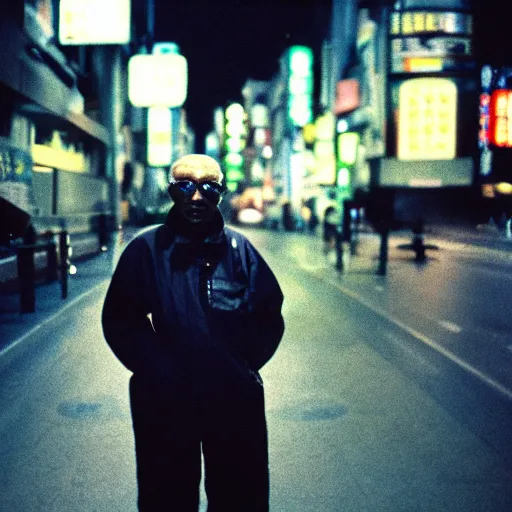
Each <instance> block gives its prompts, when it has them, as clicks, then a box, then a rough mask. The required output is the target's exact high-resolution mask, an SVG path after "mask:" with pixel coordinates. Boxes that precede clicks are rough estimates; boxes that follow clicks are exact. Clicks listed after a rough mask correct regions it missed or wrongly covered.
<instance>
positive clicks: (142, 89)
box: [128, 53, 188, 108]
mask: <svg viewBox="0 0 512 512" xmlns="http://www.w3.org/2000/svg"><path fill="white" fill-rule="evenodd" d="M187 86H188V67H187V60H186V59H185V57H183V55H178V54H173V53H166V54H156V55H134V56H133V57H131V58H130V60H129V61H128V98H129V99H130V102H131V104H132V105H134V106H136V107H152V106H162V107H169V108H171V107H181V106H182V105H183V103H185V100H186V99H187Z"/></svg>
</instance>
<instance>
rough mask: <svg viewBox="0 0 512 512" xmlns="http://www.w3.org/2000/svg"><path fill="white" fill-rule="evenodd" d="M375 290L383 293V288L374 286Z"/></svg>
mask: <svg viewBox="0 0 512 512" xmlns="http://www.w3.org/2000/svg"><path fill="white" fill-rule="evenodd" d="M375 289H376V290H377V291H378V292H383V291H384V286H376V287H375Z"/></svg>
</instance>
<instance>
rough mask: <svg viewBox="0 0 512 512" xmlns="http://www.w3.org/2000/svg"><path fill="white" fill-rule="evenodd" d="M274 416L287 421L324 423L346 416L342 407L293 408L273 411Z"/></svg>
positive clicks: (345, 411) (345, 410) (298, 406)
mask: <svg viewBox="0 0 512 512" xmlns="http://www.w3.org/2000/svg"><path fill="white" fill-rule="evenodd" d="M275 414H276V415H277V416H279V417H280V418H282V419H284V420H289V421H325V420H333V419H336V418H339V417H341V416H344V415H345V414H347V409H346V407H344V406H343V405H324V406H300V405H297V406H293V407H287V408H284V409H280V410H278V411H275Z"/></svg>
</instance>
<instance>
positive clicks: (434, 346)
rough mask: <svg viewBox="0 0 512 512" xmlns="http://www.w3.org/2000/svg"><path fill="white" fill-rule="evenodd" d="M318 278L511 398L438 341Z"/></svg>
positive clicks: (505, 390) (511, 397)
mask: <svg viewBox="0 0 512 512" xmlns="http://www.w3.org/2000/svg"><path fill="white" fill-rule="evenodd" d="M318 278H319V279H321V280H322V281H324V282H325V283H327V284H330V285H331V286H334V287H335V288H337V289H338V290H340V292H342V293H344V294H345V295H347V296H349V297H350V298H352V299H354V300H356V301H357V302H359V303H360V304H361V305H363V306H365V307H366V308H368V309H369V310H371V311H373V312H374V313H377V314H378V315H380V316H382V317H383V318H385V319H386V320H388V321H389V322H391V323H392V324H395V325H396V326H397V327H400V328H401V329H403V330H404V331H406V332H408V333H409V334H410V335H411V336H413V337H414V338H416V339H417V340H419V341H421V342H422V343H424V344H425V345H428V346H429V347H430V348H432V349H434V350H436V351H437V352H439V353H440V354H442V355H443V356H445V357H447V358H448V359H449V360H450V361H452V362H453V363H455V364H456V365H457V366H459V367H460V368H462V369H463V370H466V371H467V372H468V373H470V374H471V375H473V376H474V377H476V378H477V379H480V380H481V381H482V382H483V383H485V384H487V385H488V386H489V387H491V388H493V389H494V390H495V391H497V392H498V393H500V394H502V395H503V396H505V397H506V398H507V399H508V400H512V391H511V390H510V389H508V388H506V387H505V386H503V385H502V384H500V383H499V382H497V381H495V380H494V379H492V378H491V377H489V376H487V375H485V374H484V373H482V372H481V371H480V370H478V369H477V368H475V367H473V366H471V365H470V364H468V363H466V362H465V361H463V360H462V359H460V358H459V357H457V356H456V355H455V354H454V353H453V352H450V351H449V350H447V349H446V348H444V347H443V346H441V345H439V343H437V342H435V341H434V340H431V339H430V338H429V337H428V336H425V335H424V334H423V333H421V332H419V331H417V330H416V329H413V328H412V327H409V326H408V325H406V324H404V323H403V322H401V321H400V320H398V319H396V318H394V317H392V316H391V315H389V314H388V313H387V312H386V311H384V310H383V309H380V308H378V307H377V306H374V305H373V304H370V303H369V302H368V301H366V300H365V299H363V298H362V297H360V296H359V295H358V294H357V293H355V292H353V291H352V290H349V289H348V288H345V287H344V286H341V285H340V284H338V283H333V282H331V281H330V280H329V279H326V278H323V277H321V276H318Z"/></svg>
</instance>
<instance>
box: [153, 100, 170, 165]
mask: <svg viewBox="0 0 512 512" xmlns="http://www.w3.org/2000/svg"><path fill="white" fill-rule="evenodd" d="M171 156H172V131H171V111H170V109H168V108H167V107H150V108H149V109H148V147H147V157H148V165H150V166H152V167H165V166H167V165H169V164H170V163H171Z"/></svg>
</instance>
